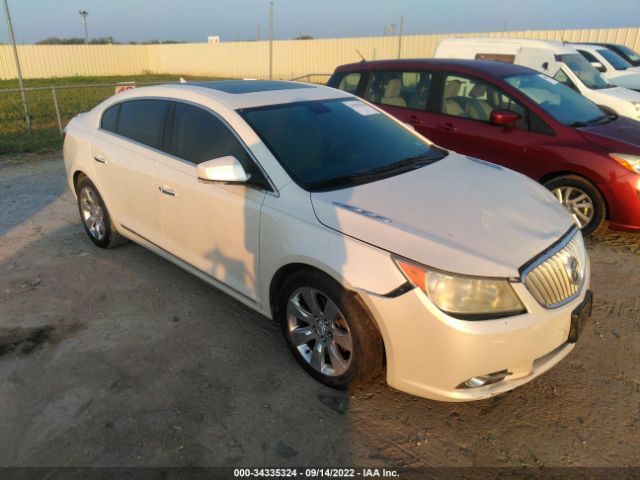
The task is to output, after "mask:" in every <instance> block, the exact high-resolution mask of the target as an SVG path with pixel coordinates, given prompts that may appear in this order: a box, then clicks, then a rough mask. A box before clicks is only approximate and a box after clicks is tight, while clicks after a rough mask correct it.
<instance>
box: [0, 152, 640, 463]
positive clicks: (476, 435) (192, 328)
mask: <svg viewBox="0 0 640 480" xmlns="http://www.w3.org/2000/svg"><path fill="white" fill-rule="evenodd" d="M588 246H589V254H590V257H591V262H592V269H593V277H592V287H593V290H594V293H595V303H594V311H593V318H592V321H591V323H590V324H588V325H587V327H586V328H585V331H584V332H583V336H582V338H581V339H580V341H579V343H578V346H577V348H576V349H575V350H574V352H573V353H572V354H571V355H570V356H569V357H568V358H567V359H566V360H565V361H564V362H562V363H561V364H559V365H558V366H557V367H555V368H554V369H553V370H551V371H550V372H548V373H547V374H546V375H543V376H542V377H540V378H538V379H536V380H535V381H533V382H531V383H529V384H527V385H525V386H524V387H521V388H519V389H517V390H515V391H513V392H511V393H508V394H506V395H503V396H499V397H496V398H494V399H491V400H487V401H481V402H476V403H468V404H447V403H438V402H434V401H429V400H425V399H421V398H416V397H412V396H409V395H405V394H403V393H400V392H398V391H395V390H393V389H391V388H389V387H387V386H386V385H385V384H383V383H379V384H374V385H368V386H366V387H363V388H361V389H359V390H357V391H354V392H350V393H346V392H337V391H334V390H331V389H329V388H326V387H324V386H322V385H321V384H319V383H317V382H315V381H314V380H313V379H312V378H311V377H309V376H308V375H307V374H306V373H304V372H303V370H302V369H301V368H299V367H298V366H297V364H296V363H295V361H294V359H293V358H292V356H291V355H290V353H289V352H288V350H287V348H286V345H285V343H284V339H283V338H282V337H281V333H280V330H279V329H278V326H277V325H275V324H274V323H273V322H271V321H269V320H267V319H265V318H263V317H261V316H259V315H258V314H256V313H254V312H252V311H250V310H249V309H247V308H245V307H243V306H242V305H240V304H239V303H237V302H236V301H234V300H232V299H230V298H229V297H227V296H225V295H224V294H222V293H219V292H218V291H216V290H215V289H214V288H212V287H210V286H208V285H207V284H205V283H203V282H201V281H200V280H198V279H196V278H195V277H192V276H191V275H189V274H188V273H186V272H184V271H183V270H181V269H180V268H178V267H176V266H174V265H173V264H171V263H169V262H167V261H165V260H163V259H162V258H160V257H158V256H156V255H154V254H152V253H150V252H149V251H147V250H145V249H144V248H142V247H139V246H137V245H135V244H129V245H126V246H124V247H121V248H118V249H114V250H110V251H105V250H100V249H98V248H95V247H94V246H93V245H92V244H91V243H90V241H89V239H88V238H87V237H86V235H85V233H84V231H83V229H82V227H81V225H80V223H79V219H78V214H77V210H76V206H75V202H74V200H73V197H72V195H71V194H70V192H68V190H67V187H66V183H65V179H64V167H63V164H62V160H61V159H60V154H59V153H57V154H51V155H41V156H24V157H13V158H7V157H5V158H2V159H0V465H3V466H201V465H208V466H219V465H226V466H278V467H283V466H288V465H298V466H301V465H303V466H325V467H326V466H340V465H352V466H353V465H359V466H367V467H376V466H377V467H382V466H387V467H417V468H423V467H437V466H454V465H455V466H494V467H503V466H521V465H526V466H532V467H536V466H548V467H552V466H587V467H613V466H640V429H639V428H638V427H639V418H640V415H639V414H640V361H639V360H640V320H639V319H640V234H636V235H634V234H627V233H620V232H610V233H607V234H605V235H602V236H600V237H598V238H595V239H592V240H590V241H589V242H588Z"/></svg>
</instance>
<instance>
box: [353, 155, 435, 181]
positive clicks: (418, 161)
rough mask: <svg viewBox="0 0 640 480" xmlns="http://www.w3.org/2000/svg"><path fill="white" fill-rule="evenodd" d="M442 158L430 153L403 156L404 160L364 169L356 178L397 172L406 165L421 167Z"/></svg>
mask: <svg viewBox="0 0 640 480" xmlns="http://www.w3.org/2000/svg"><path fill="white" fill-rule="evenodd" d="M442 158H443V157H438V156H436V157H434V156H431V155H419V156H417V157H410V158H405V159H404V160H400V161H398V162H394V163H390V164H389V165H383V166H381V167H376V168H372V169H371V170H366V171H364V172H362V173H358V174H356V176H357V177H358V178H361V177H371V176H376V175H379V174H381V173H388V172H397V171H400V170H405V169H407V168H408V167H409V170H413V169H414V168H419V167H423V166H424V165H426V164H428V163H433V162H435V161H437V160H440V159H442ZM411 167H413V168H411Z"/></svg>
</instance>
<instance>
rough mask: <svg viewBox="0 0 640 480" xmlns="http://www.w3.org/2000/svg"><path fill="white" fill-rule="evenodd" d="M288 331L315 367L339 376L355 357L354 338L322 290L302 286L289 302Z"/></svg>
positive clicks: (340, 313)
mask: <svg viewBox="0 0 640 480" xmlns="http://www.w3.org/2000/svg"><path fill="white" fill-rule="evenodd" d="M287 332H288V335H289V339H290V340H291V342H292V343H293V345H294V346H295V348H296V349H297V350H298V352H299V353H300V355H301V356H302V358H303V359H304V360H305V361H306V362H307V364H309V365H310V366H311V367H312V368H313V369H314V370H316V371H318V372H320V373H321V374H323V375H327V376H330V377H335V376H339V375H342V374H344V373H345V372H346V371H347V369H348V368H349V366H350V365H351V361H352V359H353V339H352V337H351V331H350V329H349V325H348V324H347V322H346V319H345V317H344V315H343V314H342V312H341V311H340V309H339V308H338V306H337V305H336V304H335V303H334V302H333V301H332V300H331V299H330V298H329V297H328V296H327V295H325V294H324V293H322V292H321V291H319V290H317V289H315V288H311V287H302V288H298V289H297V290H295V291H294V292H293V293H292V294H291V296H290V297H289V300H288V302H287Z"/></svg>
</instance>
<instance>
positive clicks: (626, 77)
mask: <svg viewBox="0 0 640 480" xmlns="http://www.w3.org/2000/svg"><path fill="white" fill-rule="evenodd" d="M611 83H613V84H614V85H618V86H619V87H625V88H631V89H632V90H638V89H640V72H638V71H633V70H631V69H628V70H624V71H622V72H620V73H619V74H617V75H616V76H614V77H612V78H611Z"/></svg>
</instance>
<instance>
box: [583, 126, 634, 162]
mask: <svg viewBox="0 0 640 480" xmlns="http://www.w3.org/2000/svg"><path fill="white" fill-rule="evenodd" d="M578 132H580V134H581V135H582V137H583V138H584V139H586V140H587V141H589V142H591V143H593V144H594V145H597V146H599V147H602V148H604V149H605V150H607V152H608V153H629V154H633V155H638V154H640V122H639V121H636V120H631V119H630V118H626V117H618V118H617V119H616V120H614V121H613V122H609V123H605V124H603V125H594V126H593V127H584V128H578Z"/></svg>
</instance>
